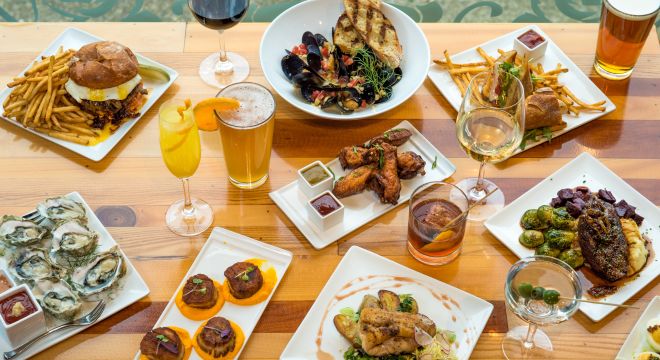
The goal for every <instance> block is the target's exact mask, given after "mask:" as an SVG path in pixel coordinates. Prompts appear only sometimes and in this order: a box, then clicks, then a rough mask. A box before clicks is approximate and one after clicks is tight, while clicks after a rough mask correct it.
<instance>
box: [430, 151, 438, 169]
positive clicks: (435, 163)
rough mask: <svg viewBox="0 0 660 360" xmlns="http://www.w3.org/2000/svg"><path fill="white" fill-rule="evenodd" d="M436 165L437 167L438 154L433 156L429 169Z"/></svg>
mask: <svg viewBox="0 0 660 360" xmlns="http://www.w3.org/2000/svg"><path fill="white" fill-rule="evenodd" d="M437 167H438V156H437V155H436V156H435V158H433V164H431V170H433V169H435V168H437Z"/></svg>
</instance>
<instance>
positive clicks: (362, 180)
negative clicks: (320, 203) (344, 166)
mask: <svg viewBox="0 0 660 360" xmlns="http://www.w3.org/2000/svg"><path fill="white" fill-rule="evenodd" d="M375 172H376V168H375V167H374V166H373V165H364V166H360V167H359V168H357V169H354V170H351V172H349V173H348V174H346V176H344V177H342V178H340V179H339V180H337V182H335V187H334V188H333V189H332V193H333V194H335V196H336V197H338V198H343V197H347V196H351V195H355V194H358V193H361V192H362V191H364V189H366V188H367V183H368V182H369V180H370V179H371V177H372V176H373V175H374V173H375Z"/></svg>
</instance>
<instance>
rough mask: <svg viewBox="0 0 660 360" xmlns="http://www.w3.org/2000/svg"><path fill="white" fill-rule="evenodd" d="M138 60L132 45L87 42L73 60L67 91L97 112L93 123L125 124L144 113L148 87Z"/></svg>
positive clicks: (96, 125)
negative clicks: (141, 74) (146, 88)
mask: <svg viewBox="0 0 660 360" xmlns="http://www.w3.org/2000/svg"><path fill="white" fill-rule="evenodd" d="M138 66H139V64H138V61H137V58H136V57H135V54H133V52H132V51H131V49H129V48H127V47H125V46H123V45H121V44H119V43H116V42H114V41H99V42H95V43H91V44H87V45H85V46H83V47H81V48H80V50H78V52H76V53H75V54H74V55H73V57H72V59H71V63H70V64H69V80H68V81H67V82H66V84H65V85H64V86H65V88H66V91H67V93H68V94H69V96H70V97H71V98H73V99H74V100H75V101H76V102H78V104H79V105H80V107H81V108H82V109H84V110H86V111H87V112H89V113H91V114H93V115H94V116H95V118H94V123H93V125H92V126H93V127H95V128H99V129H100V128H103V127H105V126H106V124H108V123H110V124H112V125H114V126H118V125H120V124H121V122H122V120H124V119H126V118H135V117H137V116H139V115H140V108H141V107H142V104H143V103H144V101H145V97H144V95H146V93H147V91H146V90H145V89H144V87H143V84H142V78H141V77H140V75H138Z"/></svg>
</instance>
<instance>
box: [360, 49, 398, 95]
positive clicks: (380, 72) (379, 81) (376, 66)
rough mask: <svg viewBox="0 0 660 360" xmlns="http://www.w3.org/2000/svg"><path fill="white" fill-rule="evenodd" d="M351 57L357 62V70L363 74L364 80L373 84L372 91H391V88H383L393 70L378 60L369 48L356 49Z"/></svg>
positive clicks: (378, 92) (377, 92)
mask: <svg viewBox="0 0 660 360" xmlns="http://www.w3.org/2000/svg"><path fill="white" fill-rule="evenodd" d="M353 59H354V61H355V62H356V63H357V64H358V68H359V69H358V71H359V73H360V74H361V75H362V76H364V80H365V82H367V83H368V84H371V86H373V88H374V93H376V94H380V93H381V92H382V91H385V92H386V93H387V92H388V91H391V89H385V83H386V82H387V81H388V80H389V79H390V78H391V77H392V75H393V74H394V70H392V69H390V68H389V67H388V66H386V65H385V64H383V63H382V62H381V61H380V60H378V58H377V57H376V55H374V54H373V52H372V51H371V50H370V49H368V48H361V49H357V50H356V52H355V56H354V57H353Z"/></svg>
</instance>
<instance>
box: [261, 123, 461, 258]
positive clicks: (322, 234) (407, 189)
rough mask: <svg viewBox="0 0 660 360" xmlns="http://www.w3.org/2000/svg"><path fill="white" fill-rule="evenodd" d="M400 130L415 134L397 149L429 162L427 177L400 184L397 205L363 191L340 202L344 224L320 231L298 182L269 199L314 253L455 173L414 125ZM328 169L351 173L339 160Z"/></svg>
mask: <svg viewBox="0 0 660 360" xmlns="http://www.w3.org/2000/svg"><path fill="white" fill-rule="evenodd" d="M397 128H404V129H408V130H410V131H411V132H412V134H413V135H412V136H411V137H410V139H409V140H408V141H407V142H406V143H404V144H403V145H401V146H399V147H398V148H399V150H400V152H403V151H414V152H416V153H417V154H419V155H420V156H421V157H422V158H423V159H424V161H425V162H426V166H425V167H424V170H425V171H426V175H423V176H420V175H418V176H415V177H414V178H412V179H409V180H402V181H401V197H400V198H399V203H398V204H397V205H390V204H382V203H381V202H380V200H379V199H378V196H377V195H376V194H374V193H373V192H371V191H364V192H363V193H361V194H356V195H353V196H349V197H345V198H343V199H340V200H341V202H342V204H344V217H343V221H341V222H339V223H338V224H336V225H334V226H332V227H330V228H326V229H321V228H320V227H319V226H317V225H316V224H315V223H314V222H313V221H312V219H311V216H310V215H309V213H308V211H307V202H308V201H309V200H312V199H311V198H308V197H307V196H306V195H305V193H303V191H302V189H301V188H300V187H299V185H298V182H297V181H293V182H292V183H290V184H288V185H285V186H283V187H281V188H279V189H278V190H276V191H273V192H271V193H270V194H269V195H270V198H271V199H272V200H273V201H274V202H275V203H276V204H277V206H279V207H280V209H282V211H283V212H284V213H285V214H286V215H287V216H288V217H289V219H290V220H291V221H292V222H293V223H294V224H295V225H296V227H297V228H298V230H300V232H301V233H302V234H303V235H304V236H305V238H307V240H308V241H309V242H310V243H311V244H312V246H314V248H315V249H323V248H324V247H326V246H328V245H330V244H332V243H333V242H335V241H337V240H339V239H340V238H342V237H344V236H346V235H348V234H349V233H351V232H353V231H354V230H356V229H357V228H359V227H361V226H363V225H365V224H367V223H368V222H370V221H371V220H374V219H376V218H377V217H379V216H381V215H383V214H385V213H387V212H389V211H391V210H393V209H394V208H395V207H397V206H399V205H401V204H405V203H406V202H407V201H408V200H409V199H410V196H411V195H412V192H413V191H414V190H415V189H416V188H417V187H418V186H420V185H422V184H425V183H427V182H430V181H441V180H444V179H446V178H448V177H450V176H451V175H452V174H453V173H454V171H456V166H455V165H454V164H452V163H451V162H450V161H449V160H448V159H447V158H446V157H445V156H444V155H442V153H441V152H440V151H439V150H438V149H436V148H435V146H433V144H431V142H429V141H428V140H427V139H426V138H425V137H424V136H423V135H422V134H421V133H420V132H419V131H417V129H415V127H414V126H412V124H410V123H409V122H407V121H403V122H402V123H400V124H399V125H397V126H395V127H393V129H397ZM366 140H368V139H365V141H366ZM349 145H351V144H345V146H349ZM338 150H339V149H338ZM325 166H326V167H327V168H329V169H330V170H331V171H332V172H333V174H335V176H336V178H339V177H341V176H343V175H344V174H345V173H347V172H348V170H343V169H342V168H341V165H340V164H339V160H338V159H334V160H332V161H330V162H329V163H327V164H325Z"/></svg>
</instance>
